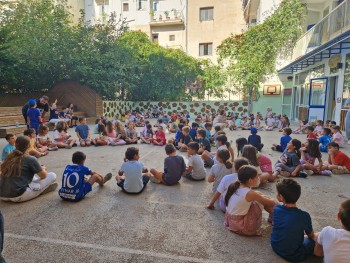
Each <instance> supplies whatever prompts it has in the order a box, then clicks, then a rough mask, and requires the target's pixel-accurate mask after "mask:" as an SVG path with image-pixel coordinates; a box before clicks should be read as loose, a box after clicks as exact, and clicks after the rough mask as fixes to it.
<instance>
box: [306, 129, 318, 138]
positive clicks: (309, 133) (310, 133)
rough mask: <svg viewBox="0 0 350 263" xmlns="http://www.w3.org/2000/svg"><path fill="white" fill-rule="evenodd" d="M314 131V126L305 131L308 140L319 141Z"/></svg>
mask: <svg viewBox="0 0 350 263" xmlns="http://www.w3.org/2000/svg"><path fill="white" fill-rule="evenodd" d="M314 130H315V128H314V127H313V126H307V127H306V129H305V133H306V140H308V139H314V140H317V137H316V135H315V134H314Z"/></svg>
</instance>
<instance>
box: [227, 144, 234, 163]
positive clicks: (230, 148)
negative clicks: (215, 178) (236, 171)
mask: <svg viewBox="0 0 350 263" xmlns="http://www.w3.org/2000/svg"><path fill="white" fill-rule="evenodd" d="M227 150H228V151H229V152H230V154H231V162H233V161H234V160H235V152H234V151H233V148H232V147H231V146H230V147H228V149H227Z"/></svg>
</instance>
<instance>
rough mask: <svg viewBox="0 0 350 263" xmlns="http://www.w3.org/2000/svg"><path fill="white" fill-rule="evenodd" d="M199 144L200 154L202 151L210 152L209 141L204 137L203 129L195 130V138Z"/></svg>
mask: <svg viewBox="0 0 350 263" xmlns="http://www.w3.org/2000/svg"><path fill="white" fill-rule="evenodd" d="M196 141H197V142H198V144H199V150H198V154H199V155H201V154H202V153H203V152H204V151H208V152H211V147H210V141H209V140H208V139H207V137H206V132H205V130H204V129H198V130H197V140H196Z"/></svg>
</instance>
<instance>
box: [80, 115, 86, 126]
mask: <svg viewBox="0 0 350 263" xmlns="http://www.w3.org/2000/svg"><path fill="white" fill-rule="evenodd" d="M79 123H80V124H81V125H85V124H86V118H85V117H79Z"/></svg>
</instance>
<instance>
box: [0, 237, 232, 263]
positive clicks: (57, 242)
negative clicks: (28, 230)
mask: <svg viewBox="0 0 350 263" xmlns="http://www.w3.org/2000/svg"><path fill="white" fill-rule="evenodd" d="M5 237H6V238H14V239H20V240H29V241H37V242H43V243H49V244H55V245H63V246H70V247H79V248H88V249H97V250H104V251H110V252H115V253H127V254H133V255H141V256H150V257H156V258H162V259H172V260H179V261H189V262H197V263H222V261H215V260H206V259H202V258H195V257H187V256H177V255H172V254H164V253H158V252H152V251H147V250H139V249H131V248H123V247H110V246H103V245H98V244H90V243H84V242H76V241H66V240H61V239H52V238H47V237H35V236H27V235H17V234H13V233H5ZM231 262H233V261H231Z"/></svg>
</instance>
